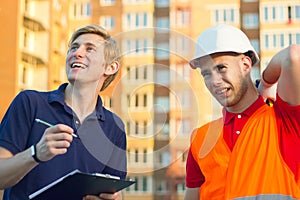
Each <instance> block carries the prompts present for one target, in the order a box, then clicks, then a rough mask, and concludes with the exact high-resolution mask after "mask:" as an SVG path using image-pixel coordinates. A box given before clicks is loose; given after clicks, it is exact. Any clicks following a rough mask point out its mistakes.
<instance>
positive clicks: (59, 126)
mask: <svg viewBox="0 0 300 200" xmlns="http://www.w3.org/2000/svg"><path fill="white" fill-rule="evenodd" d="M47 130H48V131H51V132H55V133H57V132H66V133H69V134H72V133H74V130H73V129H72V128H71V127H70V126H67V125H65V124H56V125H54V126H52V127H49V128H47Z"/></svg>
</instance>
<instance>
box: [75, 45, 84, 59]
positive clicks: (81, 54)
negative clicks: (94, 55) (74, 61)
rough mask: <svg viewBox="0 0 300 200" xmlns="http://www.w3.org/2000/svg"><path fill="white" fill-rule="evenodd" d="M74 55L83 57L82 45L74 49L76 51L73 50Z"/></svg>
mask: <svg viewBox="0 0 300 200" xmlns="http://www.w3.org/2000/svg"><path fill="white" fill-rule="evenodd" d="M74 56H75V57H76V58H82V57H84V48H83V47H82V46H80V47H78V48H77V49H76V51H75V52H74Z"/></svg>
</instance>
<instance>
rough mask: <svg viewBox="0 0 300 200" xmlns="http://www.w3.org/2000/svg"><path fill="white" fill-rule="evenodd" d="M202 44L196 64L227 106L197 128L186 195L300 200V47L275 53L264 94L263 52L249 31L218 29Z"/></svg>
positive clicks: (201, 40) (200, 40) (192, 199)
mask: <svg viewBox="0 0 300 200" xmlns="http://www.w3.org/2000/svg"><path fill="white" fill-rule="evenodd" d="M197 45H198V46H197V48H196V57H195V59H193V60H192V61H191V62H190V65H191V67H192V68H194V69H196V68H198V69H200V71H201V75H202V76H203V78H204V82H205V84H206V87H207V88H208V89H209V91H210V93H211V94H212V96H213V97H214V98H215V99H216V100H217V101H218V102H219V103H220V104H221V105H222V106H223V107H224V108H223V117H222V118H220V119H217V120H215V121H212V122H210V123H208V124H206V125H204V126H202V127H200V128H198V129H196V130H195V131H194V132H193V134H192V137H191V146H190V150H189V155H188V159H187V165H186V170H187V175H186V186H187V190H186V194H185V199H186V200H196V199H201V200H203V199H204V200H206V199H208V200H212V199H222V200H224V199H261V198H263V199H272V200H273V199H300V122H299V118H300V89H299V88H300V78H298V76H299V74H300V45H290V46H289V47H287V48H285V49H283V50H281V51H280V52H278V53H277V54H276V55H275V56H274V57H273V58H272V59H271V61H270V63H269V64H268V66H267V67H266V69H265V70H264V72H263V74H262V79H261V83H260V85H259V93H258V91H257V88H256V87H255V85H254V84H253V82H252V80H251V77H250V72H251V69H252V66H253V65H255V64H256V63H257V62H258V60H259V58H258V55H257V53H256V52H255V50H254V48H253V47H252V45H251V44H250V41H249V39H248V38H247V36H246V35H245V34H244V33H243V32H242V31H241V30H239V29H237V28H235V27H232V26H228V25H218V26H215V27H211V28H209V29H207V30H206V31H204V32H203V33H202V34H201V35H200V36H199V37H198V40H197ZM274 88H275V89H276V90H277V92H274V91H276V90H274ZM267 98H272V99H273V100H274V104H273V106H269V105H267V104H266V99H267Z"/></svg>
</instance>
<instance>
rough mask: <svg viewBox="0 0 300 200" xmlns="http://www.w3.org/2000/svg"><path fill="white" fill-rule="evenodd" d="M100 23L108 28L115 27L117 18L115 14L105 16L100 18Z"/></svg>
mask: <svg viewBox="0 0 300 200" xmlns="http://www.w3.org/2000/svg"><path fill="white" fill-rule="evenodd" d="M100 25H101V26H103V27H104V28H105V29H108V30H111V29H114V28H115V18H114V17H113V16H103V17H101V18H100Z"/></svg>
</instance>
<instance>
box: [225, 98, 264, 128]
mask: <svg viewBox="0 0 300 200" xmlns="http://www.w3.org/2000/svg"><path fill="white" fill-rule="evenodd" d="M264 104H265V102H264V99H263V97H262V96H260V95H259V97H258V98H257V100H256V101H255V102H254V103H253V104H252V105H250V107H248V108H247V109H246V110H245V111H244V112H242V113H232V112H229V111H227V110H226V109H225V108H223V110H222V113H223V120H224V124H228V123H230V121H231V120H232V119H233V118H234V117H235V116H236V115H243V116H246V117H248V118H249V117H250V116H251V115H252V114H253V113H254V112H255V111H256V110H257V109H258V108H260V107H261V106H263V105H264Z"/></svg>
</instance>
